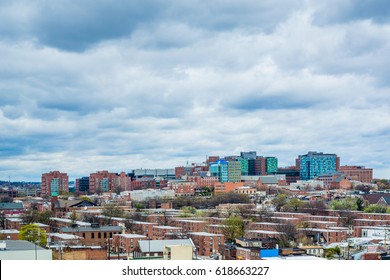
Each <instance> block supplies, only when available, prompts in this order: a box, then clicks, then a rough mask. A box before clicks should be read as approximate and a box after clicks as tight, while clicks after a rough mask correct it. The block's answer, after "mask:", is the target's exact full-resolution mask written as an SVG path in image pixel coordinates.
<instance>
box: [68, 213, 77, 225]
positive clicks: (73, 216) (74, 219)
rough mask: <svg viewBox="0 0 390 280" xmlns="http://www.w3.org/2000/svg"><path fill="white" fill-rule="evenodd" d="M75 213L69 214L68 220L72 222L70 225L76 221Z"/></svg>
mask: <svg viewBox="0 0 390 280" xmlns="http://www.w3.org/2000/svg"><path fill="white" fill-rule="evenodd" d="M77 218H78V216H77V213H76V211H72V214H70V219H71V220H72V223H75V222H76V221H77Z"/></svg>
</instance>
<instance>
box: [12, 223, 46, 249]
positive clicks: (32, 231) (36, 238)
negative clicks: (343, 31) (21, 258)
mask: <svg viewBox="0 0 390 280" xmlns="http://www.w3.org/2000/svg"><path fill="white" fill-rule="evenodd" d="M18 238H19V240H27V241H30V242H32V243H35V244H37V245H39V246H41V247H45V246H46V245H47V238H46V232H45V231H44V230H43V229H41V228H39V226H37V225H35V224H28V225H25V226H23V227H21V229H20V231H19V235H18Z"/></svg>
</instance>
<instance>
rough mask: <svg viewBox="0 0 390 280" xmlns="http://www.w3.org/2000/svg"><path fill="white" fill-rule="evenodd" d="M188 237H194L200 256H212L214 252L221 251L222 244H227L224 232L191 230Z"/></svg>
mask: <svg viewBox="0 0 390 280" xmlns="http://www.w3.org/2000/svg"><path fill="white" fill-rule="evenodd" d="M188 237H189V238H191V239H192V241H193V242H194V244H195V246H196V252H197V254H198V255H199V256H206V257H210V256H211V255H213V254H216V253H221V248H220V247H221V246H222V245H224V244H225V238H224V235H223V234H212V233H208V232H189V233H188Z"/></svg>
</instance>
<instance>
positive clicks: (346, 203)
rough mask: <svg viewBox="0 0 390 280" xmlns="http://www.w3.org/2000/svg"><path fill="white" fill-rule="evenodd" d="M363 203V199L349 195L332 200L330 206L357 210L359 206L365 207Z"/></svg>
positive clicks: (338, 208)
mask: <svg viewBox="0 0 390 280" xmlns="http://www.w3.org/2000/svg"><path fill="white" fill-rule="evenodd" d="M362 203H363V200H362V199H359V198H351V197H347V198H343V199H340V200H332V202H331V203H330V204H329V206H330V208H331V209H333V210H349V211H357V210H358V209H359V208H361V209H363V208H362Z"/></svg>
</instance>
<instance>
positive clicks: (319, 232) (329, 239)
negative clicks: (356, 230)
mask: <svg viewBox="0 0 390 280" xmlns="http://www.w3.org/2000/svg"><path fill="white" fill-rule="evenodd" d="M348 230H349V229H348V228H346V227H330V228H327V229H319V228H299V229H298V234H299V235H300V236H305V237H311V238H312V240H313V242H319V243H325V242H326V243H339V242H342V241H345V240H347V239H348V238H349V237H351V236H353V234H351V235H349V234H348Z"/></svg>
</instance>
